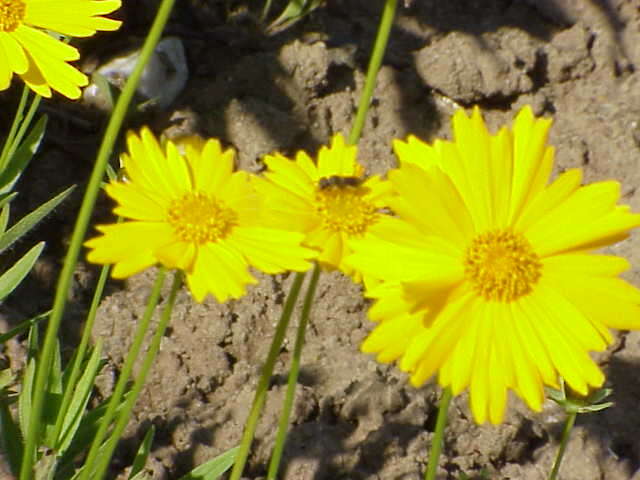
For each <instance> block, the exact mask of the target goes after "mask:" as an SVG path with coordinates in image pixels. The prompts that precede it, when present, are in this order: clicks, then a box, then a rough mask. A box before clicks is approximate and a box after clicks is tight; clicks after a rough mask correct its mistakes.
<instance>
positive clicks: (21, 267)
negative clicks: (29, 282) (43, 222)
mask: <svg viewBox="0 0 640 480" xmlns="http://www.w3.org/2000/svg"><path fill="white" fill-rule="evenodd" d="M43 248H44V242H40V243H38V244H37V245H35V246H34V247H32V248H31V250H29V251H28V252H27V253H25V255H24V256H23V257H22V258H21V259H20V260H18V261H17V262H16V263H15V265H14V266H13V267H11V268H10V269H9V270H7V271H6V272H4V273H3V274H2V276H0V301H2V300H4V299H5V298H6V297H7V295H9V294H10V293H11V292H13V290H14V289H15V288H16V287H17V286H18V285H19V284H20V282H21V281H22V280H23V279H24V277H26V276H27V274H28V273H29V272H30V271H31V269H32V268H33V264H34V263H36V260H38V257H39V256H40V253H41V252H42V249H43Z"/></svg>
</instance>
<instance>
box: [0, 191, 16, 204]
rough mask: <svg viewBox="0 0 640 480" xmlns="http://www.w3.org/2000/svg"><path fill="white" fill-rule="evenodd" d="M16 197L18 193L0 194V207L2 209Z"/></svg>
mask: <svg viewBox="0 0 640 480" xmlns="http://www.w3.org/2000/svg"><path fill="white" fill-rule="evenodd" d="M16 195H18V192H11V193H0V207H4V206H5V205H8V204H9V203H10V202H11V200H13V199H14V198H15V197H16Z"/></svg>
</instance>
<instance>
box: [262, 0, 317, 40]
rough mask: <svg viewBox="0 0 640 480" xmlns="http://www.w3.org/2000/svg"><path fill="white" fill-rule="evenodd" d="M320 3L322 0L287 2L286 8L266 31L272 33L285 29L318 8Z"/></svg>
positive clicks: (290, 0) (291, 0) (292, 0)
mask: <svg viewBox="0 0 640 480" xmlns="http://www.w3.org/2000/svg"><path fill="white" fill-rule="evenodd" d="M321 3H322V0H289V3H288V4H287V6H286V8H285V9H284V10H283V12H282V13H281V14H280V16H279V17H278V18H276V19H275V20H274V21H273V22H272V23H271V25H269V27H268V28H267V30H268V31H270V32H273V31H276V30H282V29H285V28H287V27H289V26H291V25H292V24H293V23H295V22H297V21H298V20H300V19H301V18H302V17H304V16H305V15H308V14H309V13H311V12H312V11H313V10H315V9H316V8H318V7H319V6H320V4H321Z"/></svg>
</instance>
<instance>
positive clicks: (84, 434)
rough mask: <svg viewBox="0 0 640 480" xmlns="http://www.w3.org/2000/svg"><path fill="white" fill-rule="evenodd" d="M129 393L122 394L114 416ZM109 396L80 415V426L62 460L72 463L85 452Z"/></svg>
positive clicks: (119, 410) (93, 435) (96, 429)
mask: <svg viewBox="0 0 640 480" xmlns="http://www.w3.org/2000/svg"><path fill="white" fill-rule="evenodd" d="M130 393H131V392H127V393H125V394H124V395H123V396H122V402H121V403H120V405H118V408H116V418H117V415H118V413H120V412H121V411H122V406H123V405H124V403H125V402H126V401H127V398H129V395H130ZM110 398H111V397H108V398H106V399H105V400H104V401H103V402H102V403H101V404H100V405H99V406H98V407H96V408H94V409H93V410H91V411H90V412H87V413H86V415H85V416H84V417H82V420H81V421H80V426H79V427H78V429H77V431H76V433H75V434H74V435H73V439H72V441H71V444H70V445H69V447H68V448H67V449H66V452H65V453H64V462H67V463H72V462H73V460H74V457H75V456H76V455H78V454H80V453H82V452H85V453H86V450H87V445H90V444H91V441H92V440H93V438H94V437H95V435H96V432H97V431H98V428H99V426H100V422H101V421H102V418H103V417H104V414H105V412H106V411H107V404H108V403H109V399H110Z"/></svg>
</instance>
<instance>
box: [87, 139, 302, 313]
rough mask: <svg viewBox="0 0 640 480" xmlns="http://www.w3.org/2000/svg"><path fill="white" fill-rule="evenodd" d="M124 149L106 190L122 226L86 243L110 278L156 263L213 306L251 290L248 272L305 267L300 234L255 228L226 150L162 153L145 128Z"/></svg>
mask: <svg viewBox="0 0 640 480" xmlns="http://www.w3.org/2000/svg"><path fill="white" fill-rule="evenodd" d="M127 144H128V147H129V154H124V155H123V156H122V163H123V166H124V169H125V172H126V178H125V180H124V181H122V182H112V183H110V184H109V185H107V187H106V191H107V193H108V194H109V196H110V197H112V198H113V199H114V200H115V201H116V202H117V206H116V208H115V209H114V212H115V213H116V214H118V215H120V216H122V217H123V218H124V219H125V220H126V221H124V222H122V223H118V224H113V225H100V226H98V227H97V228H98V230H99V231H100V232H101V233H102V236H100V237H96V238H93V239H91V240H89V241H87V242H86V246H87V247H89V248H90V249H91V251H90V252H89V254H88V259H89V261H91V262H94V263H101V264H110V263H113V264H115V266H114V269H113V276H114V277H115V278H125V277H128V276H130V275H133V274H135V273H137V272H140V271H141V270H143V269H145V268H147V267H149V266H151V265H154V264H156V263H161V264H162V265H164V266H166V267H168V268H176V269H181V270H183V271H184V272H185V274H186V278H187V284H188V286H189V288H190V289H191V292H192V293H193V296H194V297H195V299H196V300H198V301H202V300H203V299H204V297H205V296H206V295H207V293H211V294H213V295H214V296H215V297H216V298H217V299H218V301H221V302H222V301H225V300H227V299H228V298H238V297H241V296H242V295H244V293H245V290H246V285H247V284H250V283H256V280H255V278H254V277H253V276H252V275H251V274H250V273H249V271H248V267H249V266H253V267H255V268H257V269H259V270H262V271H263V272H266V273H279V272H283V271H286V270H296V271H304V270H306V269H308V268H309V266H310V264H309V262H308V261H307V260H306V259H309V258H311V257H313V256H314V255H315V252H314V251H313V250H310V249H308V248H304V247H301V246H300V242H301V241H302V239H303V238H304V237H303V235H302V234H300V233H294V232H287V231H283V230H277V229H273V228H265V227H263V226H262V225H263V224H262V216H263V215H264V212H265V211H268V210H267V206H266V205H265V204H264V203H263V202H262V199H261V198H260V197H259V195H258V194H257V193H256V192H255V190H254V189H253V185H252V182H251V180H250V178H249V174H248V173H246V172H241V171H238V172H233V155H234V153H233V150H222V149H221V147H220V143H219V142H218V141H217V140H209V141H207V142H206V143H204V144H200V146H198V142H191V143H187V144H186V146H185V149H184V150H185V153H184V155H183V154H181V153H180V151H179V149H178V147H176V145H175V144H174V143H172V142H170V141H169V142H167V143H166V149H165V150H164V151H163V150H162V148H161V147H160V145H159V144H158V142H157V141H156V139H155V138H154V136H153V134H152V133H151V132H150V131H149V130H148V129H146V128H143V129H142V131H141V133H140V136H138V135H136V134H134V133H129V135H128V136H127Z"/></svg>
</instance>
